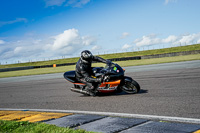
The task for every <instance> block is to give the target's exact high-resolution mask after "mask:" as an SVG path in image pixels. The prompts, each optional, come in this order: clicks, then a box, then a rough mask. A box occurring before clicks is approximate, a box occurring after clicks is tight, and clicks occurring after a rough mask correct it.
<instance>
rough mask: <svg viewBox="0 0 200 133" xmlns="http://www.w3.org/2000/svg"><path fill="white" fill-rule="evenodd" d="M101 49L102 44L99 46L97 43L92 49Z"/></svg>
mask: <svg viewBox="0 0 200 133" xmlns="http://www.w3.org/2000/svg"><path fill="white" fill-rule="evenodd" d="M101 49H102V48H101V46H98V45H95V46H93V47H92V51H99V50H101Z"/></svg>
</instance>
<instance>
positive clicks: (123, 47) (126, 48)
mask: <svg viewBox="0 0 200 133" xmlns="http://www.w3.org/2000/svg"><path fill="white" fill-rule="evenodd" d="M131 47H132V45H129V44H125V45H124V46H122V50H128V49H130V48H131Z"/></svg>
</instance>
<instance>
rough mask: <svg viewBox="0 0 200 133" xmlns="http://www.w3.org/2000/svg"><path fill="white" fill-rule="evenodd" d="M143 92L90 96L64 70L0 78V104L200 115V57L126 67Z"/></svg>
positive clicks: (3, 106) (34, 107)
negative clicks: (75, 88)
mask: <svg viewBox="0 0 200 133" xmlns="http://www.w3.org/2000/svg"><path fill="white" fill-rule="evenodd" d="M125 69H126V75H128V76H131V77H132V78H133V79H135V80H136V81H138V83H139V84H140V86H141V89H142V90H141V92H140V93H139V94H135V95H129V94H125V93H121V94H114V95H106V96H99V97H88V96H83V95H81V94H78V93H74V92H71V91H70V90H69V89H70V87H71V86H72V84H70V83H69V82H67V81H65V79H64V78H63V77H62V73H58V74H46V75H36V76H23V77H13V78H2V79H0V108H15V109H22V108H23V109H57V110H81V111H98V112H116V113H130V114H144V115H156V116H170V117H184V118H197V119H199V118H200V103H199V102H200V61H199V60H197V61H187V62H178V63H165V64H158V65H145V66H135V67H126V68H125Z"/></svg>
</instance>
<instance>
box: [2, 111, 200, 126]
mask: <svg viewBox="0 0 200 133" xmlns="http://www.w3.org/2000/svg"><path fill="white" fill-rule="evenodd" d="M0 110H19V111H21V110H26V111H41V112H59V113H77V114H93V115H106V116H116V117H128V118H140V119H147V120H158V121H170V122H181V123H191V124H200V119H196V118H182V117H168V116H156V115H141V114H128V113H113V112H93V111H78V110H52V109H11V108H0Z"/></svg>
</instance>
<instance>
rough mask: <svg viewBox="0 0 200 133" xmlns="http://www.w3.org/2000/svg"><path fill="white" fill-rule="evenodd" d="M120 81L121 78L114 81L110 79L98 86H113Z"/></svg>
mask: <svg viewBox="0 0 200 133" xmlns="http://www.w3.org/2000/svg"><path fill="white" fill-rule="evenodd" d="M120 82H121V80H116V81H112V82H104V83H102V84H101V85H100V86H99V87H105V86H106V85H107V84H110V87H114V86H117V85H119V84H120Z"/></svg>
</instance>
